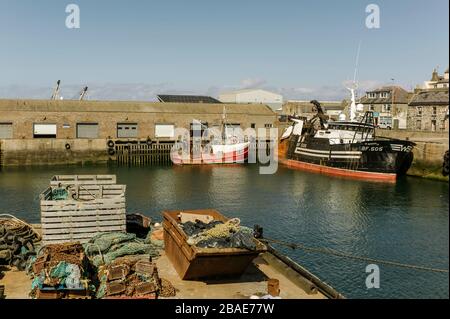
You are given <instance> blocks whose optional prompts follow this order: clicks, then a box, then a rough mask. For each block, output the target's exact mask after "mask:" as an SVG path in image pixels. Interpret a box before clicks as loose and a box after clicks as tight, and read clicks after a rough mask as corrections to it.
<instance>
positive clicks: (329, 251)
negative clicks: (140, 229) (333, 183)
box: [259, 238, 449, 274]
mask: <svg viewBox="0 0 450 319" xmlns="http://www.w3.org/2000/svg"><path fill="white" fill-rule="evenodd" d="M259 240H260V241H262V242H267V243H274V244H279V245H284V246H288V247H291V248H292V249H301V250H305V251H309V252H314V253H321V254H327V255H333V256H336V257H341V258H347V259H354V260H359V261H364V262H369V263H373V264H380V265H388V266H395V267H401V268H408V269H413V270H419V271H430V272H436V273H446V274H448V273H449V270H448V269H439V268H433V267H426V266H418V265H411V264H404V263H399V262H396V261H389V260H382V259H376V258H370V257H362V256H355V255H351V254H347V253H344V252H340V251H337V250H334V249H330V248H319V247H307V246H305V245H303V244H294V243H288V242H285V241H282V240H276V239H269V238H261V239H259Z"/></svg>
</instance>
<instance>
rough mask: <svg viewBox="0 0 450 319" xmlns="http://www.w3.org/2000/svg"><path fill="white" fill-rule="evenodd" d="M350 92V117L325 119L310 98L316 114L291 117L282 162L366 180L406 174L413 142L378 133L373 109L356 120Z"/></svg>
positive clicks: (390, 177)
mask: <svg viewBox="0 0 450 319" xmlns="http://www.w3.org/2000/svg"><path fill="white" fill-rule="evenodd" d="M352 95H353V99H352V106H351V120H350V121H345V120H344V121H334V122H328V121H327V117H326V116H325V114H324V112H323V110H322V107H321V105H320V103H319V102H317V101H311V103H312V104H314V106H315V110H316V112H317V114H316V115H315V116H314V117H313V118H312V119H311V120H309V121H306V122H305V121H302V120H296V119H293V122H294V123H293V125H292V126H291V127H289V128H287V130H286V132H284V134H283V137H282V140H285V142H284V143H287V145H286V148H287V149H286V154H285V158H284V159H282V162H283V163H284V164H286V165H287V166H289V167H292V168H299V169H304V170H309V171H314V172H320V173H325V174H332V175H338V176H346V177H354V178H360V179H361V178H362V179H366V180H382V181H395V180H396V179H397V177H398V176H400V175H404V174H406V172H407V171H408V169H409V168H410V166H411V164H412V161H413V152H412V150H413V148H414V146H415V143H413V142H410V141H406V140H399V139H391V138H384V137H377V136H376V135H375V124H374V118H373V113H372V112H365V114H364V115H363V116H361V117H360V120H355V118H356V103H355V100H354V92H352ZM286 141H287V142H286ZM282 143H283V141H282Z"/></svg>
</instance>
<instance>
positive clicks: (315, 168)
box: [280, 160, 397, 182]
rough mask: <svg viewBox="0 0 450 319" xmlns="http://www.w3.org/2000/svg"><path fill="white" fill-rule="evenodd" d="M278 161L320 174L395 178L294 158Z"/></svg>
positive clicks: (379, 179) (391, 180) (365, 177)
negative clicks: (300, 160) (295, 159)
mask: <svg viewBox="0 0 450 319" xmlns="http://www.w3.org/2000/svg"><path fill="white" fill-rule="evenodd" d="M280 162H281V163H282V164H284V165H286V166H288V167H291V168H295V169H301V170H306V171H310V172H316V173H321V174H327V175H334V176H341V177H349V178H356V179H364V180H372V181H386V182H395V181H396V180H397V174H389V173H375V172H362V171H352V170H349V169H342V168H335V167H328V166H322V165H317V164H311V163H305V162H299V161H294V160H280Z"/></svg>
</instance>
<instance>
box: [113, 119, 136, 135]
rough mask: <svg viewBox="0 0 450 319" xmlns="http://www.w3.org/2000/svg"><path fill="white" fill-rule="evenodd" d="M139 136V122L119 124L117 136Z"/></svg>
mask: <svg viewBox="0 0 450 319" xmlns="http://www.w3.org/2000/svg"><path fill="white" fill-rule="evenodd" d="M137 137H138V125H137V123H118V124H117V138H137Z"/></svg>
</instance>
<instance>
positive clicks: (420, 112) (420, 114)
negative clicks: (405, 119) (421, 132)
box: [417, 106, 422, 116]
mask: <svg viewBox="0 0 450 319" xmlns="http://www.w3.org/2000/svg"><path fill="white" fill-rule="evenodd" d="M417 115H418V116H422V107H421V106H418V107H417Z"/></svg>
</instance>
